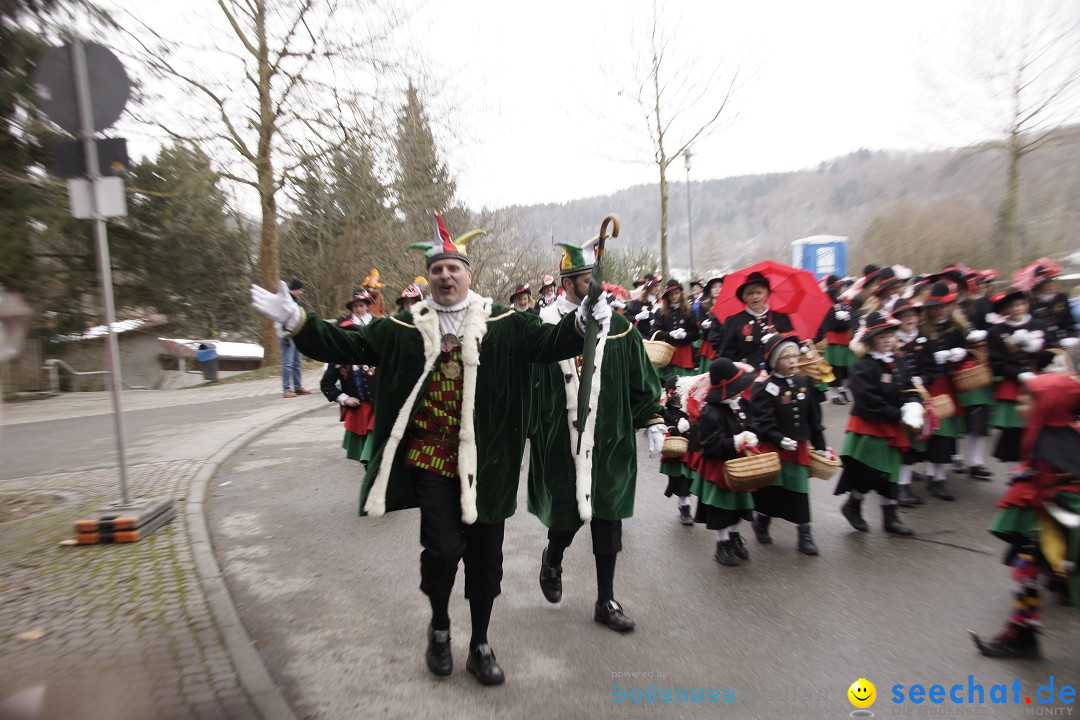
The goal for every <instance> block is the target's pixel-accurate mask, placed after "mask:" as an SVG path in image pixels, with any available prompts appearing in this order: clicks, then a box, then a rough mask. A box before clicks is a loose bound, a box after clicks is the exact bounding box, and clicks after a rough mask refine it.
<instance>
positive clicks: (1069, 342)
mask: <svg viewBox="0 0 1080 720" xmlns="http://www.w3.org/2000/svg"><path fill="white" fill-rule="evenodd" d="M1077 345H1080V338H1074V337H1067V338H1061V347H1062V348H1063V349H1065V350H1072V349H1073V348H1074V347H1076V346H1077Z"/></svg>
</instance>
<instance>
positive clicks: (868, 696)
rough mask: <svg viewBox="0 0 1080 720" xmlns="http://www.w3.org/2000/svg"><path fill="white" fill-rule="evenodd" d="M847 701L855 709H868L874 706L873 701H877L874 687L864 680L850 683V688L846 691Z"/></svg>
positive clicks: (860, 679)
mask: <svg viewBox="0 0 1080 720" xmlns="http://www.w3.org/2000/svg"><path fill="white" fill-rule="evenodd" d="M847 696H848V700H850V701H851V704H852V705H854V706H855V707H857V708H868V707H870V706H871V705H873V704H874V700H876V699H877V688H875V687H874V683H872V682H870V681H869V680H867V679H866V678H859V679H858V680H856V681H855V682H853V683H851V687H849V688H848V691H847Z"/></svg>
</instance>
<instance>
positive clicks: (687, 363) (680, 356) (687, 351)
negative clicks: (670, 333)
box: [670, 345, 697, 370]
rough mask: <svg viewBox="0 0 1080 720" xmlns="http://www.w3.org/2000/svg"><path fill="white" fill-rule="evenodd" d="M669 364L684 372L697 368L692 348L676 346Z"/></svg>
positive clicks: (691, 346) (689, 346)
mask: <svg viewBox="0 0 1080 720" xmlns="http://www.w3.org/2000/svg"><path fill="white" fill-rule="evenodd" d="M670 364H671V365H674V366H675V367H678V368H683V369H685V370H692V369H693V368H695V367H697V364H696V363H695V362H694V346H693V345H676V346H675V354H674V355H672V356H671V363H670Z"/></svg>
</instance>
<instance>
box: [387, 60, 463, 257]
mask: <svg viewBox="0 0 1080 720" xmlns="http://www.w3.org/2000/svg"><path fill="white" fill-rule="evenodd" d="M394 144H395V148H396V150H397V161H398V167H397V174H396V177H395V179H394V194H395V196H396V198H397V209H398V212H399V214H400V216H401V217H402V218H403V222H404V232H403V234H404V238H402V244H405V243H407V242H417V241H421V240H426V239H429V238H430V237H431V234H432V220H431V213H432V212H433V211H434V212H446V211H448V210H450V209H451V207H452V206H453V204H454V193H455V192H456V191H457V187H456V183H455V182H454V179H453V177H452V176H451V174H450V170H449V169H448V168H447V166H446V164H445V163H443V162H442V161H441V160H440V159H439V152H438V149H437V148H436V146H435V137H434V135H433V134H432V132H431V122H430V120H429V119H428V115H427V111H426V110H425V109H424V105H423V102H422V101H421V99H420V94H419V92H418V91H417V89H416V86H415V85H413V84H412V81H411V80H410V81H409V86H408V89H407V90H406V91H405V103H404V105H402V106H401V108H400V110H399V111H398V116H397V135H396V137H395V139H394ZM450 232H451V233H454V234H457V233H461V232H464V230H462V229H456V228H454V227H453V226H450Z"/></svg>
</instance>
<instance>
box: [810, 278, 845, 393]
mask: <svg viewBox="0 0 1080 720" xmlns="http://www.w3.org/2000/svg"><path fill="white" fill-rule="evenodd" d="M821 285H822V287H823V288H824V289H825V293H826V294H827V295H828V296H829V299H830V300H832V302H833V305H832V307H831V308H829V311H828V312H827V313H825V319H824V320H822V321H821V327H820V328H819V329H818V333H817V336H816V337H815V338H814V342H817V343H821V342H824V343H825V355H824V357H825V362H827V363H829V365H831V366H832V369H833V380H832V382H830V383H829V387H830V389H831V391H832V403H833V405H846V404H847V402H848V400H849V398H848V396H847V391H846V389H845V385H846V381H847V377H848V373H849V371H850V368H851V366H852V365H854V364H855V355H854V354H853V353H852V352H851V348H849V347H848V344H849V343H850V342H851V306H850V305H849V304H848V303H847V302H845V301H844V300H841V299H840V292H841V290H842V289H843V281H842V280H841V279H840V278H838V277H837V276H836V275H829V276H828V277H826V278H825V279H824V280H822V281H821Z"/></svg>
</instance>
